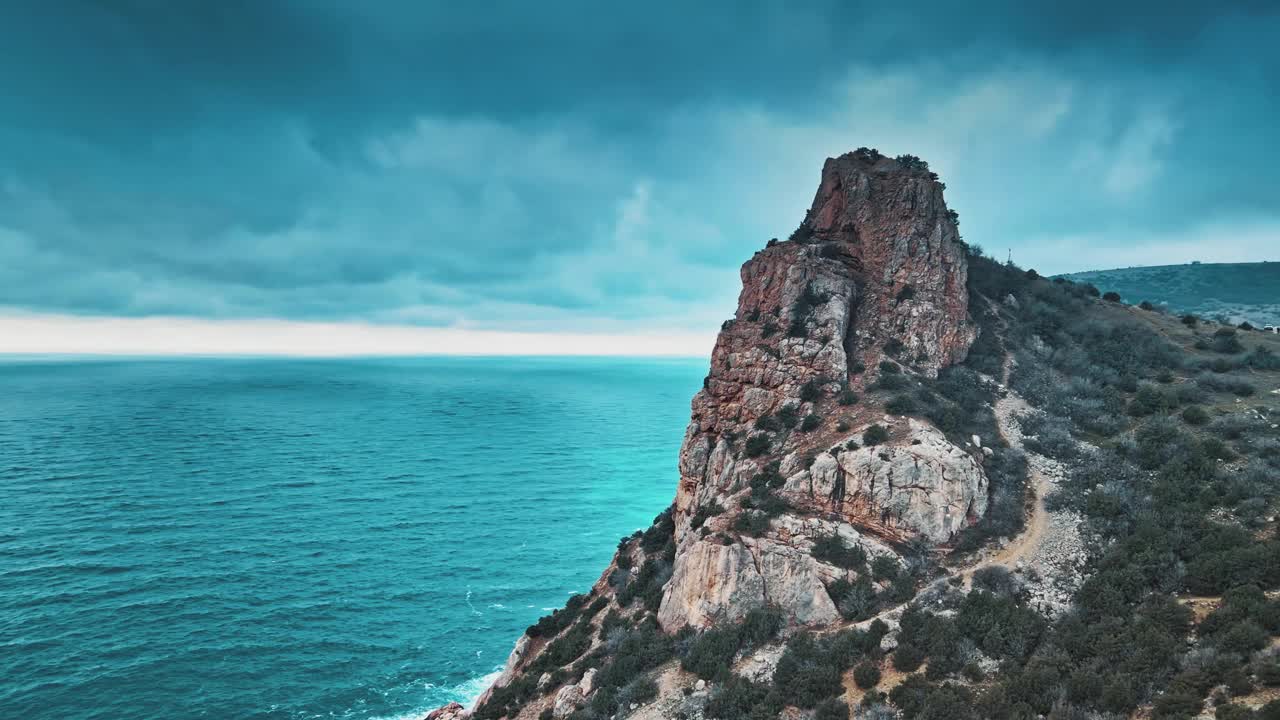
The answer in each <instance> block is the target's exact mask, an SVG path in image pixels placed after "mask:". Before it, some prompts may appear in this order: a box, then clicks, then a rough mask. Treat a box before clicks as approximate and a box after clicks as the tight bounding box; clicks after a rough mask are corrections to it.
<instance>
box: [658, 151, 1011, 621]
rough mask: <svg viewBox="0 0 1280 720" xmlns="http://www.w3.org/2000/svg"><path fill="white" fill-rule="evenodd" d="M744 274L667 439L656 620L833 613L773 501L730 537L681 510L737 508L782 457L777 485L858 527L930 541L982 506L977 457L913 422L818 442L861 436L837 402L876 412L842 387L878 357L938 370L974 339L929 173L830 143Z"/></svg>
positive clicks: (960, 261) (962, 281) (808, 617)
mask: <svg viewBox="0 0 1280 720" xmlns="http://www.w3.org/2000/svg"><path fill="white" fill-rule="evenodd" d="M741 275H742V284H743V287H742V292H741V294H740V295H739V299H738V308H737V313H736V315H735V317H734V319H733V320H730V321H728V322H726V323H725V325H724V327H723V328H722V329H721V332H720V335H719V337H718V338H717V340H716V345H715V349H714V350H713V352H712V358H711V370H710V373H709V375H708V376H707V378H706V381H705V382H704V389H703V390H702V391H701V392H699V393H698V394H697V395H696V396H695V397H694V399H693V413H692V419H691V421H690V423H689V427H688V429H687V431H686V433H685V439H684V444H683V446H682V448H681V452H680V463H679V468H680V485H679V487H678V489H677V494H676V503H675V509H676V528H677V531H676V538H677V543H678V552H677V555H676V562H675V570H674V575H673V578H672V581H671V583H670V584H669V585H668V587H667V593H666V596H665V597H664V600H663V604H662V608H661V610H660V612H659V619H660V621H661V622H662V624H663V627H664V628H666V629H668V630H673V629H676V628H678V627H681V626H683V625H686V624H691V625H694V626H696V627H705V626H706V625H708V624H710V623H712V622H714V621H715V620H716V619H718V618H721V617H725V618H734V617H741V616H742V615H743V614H745V612H747V611H748V610H749V609H751V608H752V607H758V606H760V605H763V604H772V605H778V606H779V607H782V608H783V609H784V610H785V611H786V612H787V613H788V614H789V615H790V617H791V618H792V619H794V620H796V621H798V622H801V623H804V624H813V625H821V624H825V623H828V622H832V621H834V620H835V619H837V618H838V615H837V614H835V612H834V609H833V608H832V607H830V606H831V603H830V599H829V598H825V592H824V591H823V589H822V584H821V583H820V582H817V581H816V580H814V578H815V577H816V576H817V574H818V573H816V572H815V571H814V568H813V566H814V564H815V563H816V561H814V560H813V558H812V557H808V556H807V555H805V554H804V553H800V552H796V551H795V548H794V545H793V544H792V543H789V542H786V541H783V540H780V539H779V538H778V537H777V535H776V528H775V527H773V525H776V522H777V521H776V519H775V521H774V523H773V524H771V527H770V529H769V530H768V531H767V532H765V533H764V535H763V536H761V537H759V538H752V539H744V540H743V542H742V543H741V544H740V545H736V546H733V545H730V546H725V545H717V544H716V543H715V542H714V541H713V540H709V539H708V535H709V533H711V532H713V531H715V530H717V529H718V528H717V526H716V525H715V524H714V523H712V524H703V525H702V527H701V528H698V529H697V530H696V531H695V529H694V528H693V527H692V524H693V523H692V519H693V517H694V516H695V515H697V514H698V513H699V510H700V509H701V510H702V511H703V513H705V512H706V509H708V508H712V507H723V508H726V509H729V510H730V511H733V510H735V509H737V508H739V507H740V506H741V502H742V496H743V494H744V493H743V492H742V491H743V489H744V488H746V487H748V486H749V485H750V484H751V482H752V480H753V478H755V479H758V478H759V477H760V476H761V475H762V474H767V473H770V472H779V471H781V473H782V474H783V475H784V476H785V477H786V478H787V479H786V484H785V486H784V487H783V488H782V490H781V491H780V492H781V494H782V495H783V496H784V497H786V499H788V500H789V501H791V502H792V503H793V504H794V505H798V506H801V507H804V508H806V509H809V510H814V511H819V512H825V513H829V514H830V516H831V517H832V518H834V519H838V520H840V521H841V522H844V523H848V524H850V525H851V526H852V527H855V528H857V529H858V533H857V534H858V537H857V538H856V542H857V543H858V544H862V545H867V544H868V543H883V542H905V541H910V540H914V539H920V540H923V541H925V542H926V543H931V544H935V545H936V544H943V543H946V542H947V541H948V540H949V539H950V538H951V537H952V536H953V535H954V534H955V533H956V532H958V531H959V530H961V529H962V528H963V527H965V526H967V525H969V524H972V523H973V522H975V521H976V520H977V519H978V518H980V517H981V516H982V514H983V513H984V512H985V509H986V502H987V500H986V497H987V484H986V478H985V475H984V474H983V472H982V469H981V466H980V465H979V464H978V463H977V462H975V460H974V459H973V458H972V457H970V456H969V454H967V453H966V452H964V451H963V450H960V449H959V448H956V447H955V446H954V445H951V444H950V443H949V442H947V440H946V439H945V437H943V436H942V434H941V433H939V432H937V431H936V430H933V429H931V428H928V427H927V426H925V425H923V424H921V423H914V422H913V423H911V424H910V426H909V427H907V428H904V429H899V430H898V431H896V432H895V433H894V437H893V438H892V439H891V440H890V442H889V443H888V444H886V445H884V446H881V447H878V448H875V449H865V448H864V449H858V450H849V451H841V452H836V453H834V454H833V453H832V452H831V451H829V450H828V448H830V447H832V446H833V445H836V444H838V445H841V446H844V445H847V444H848V443H849V441H850V440H853V441H854V444H856V442H857V438H858V437H859V436H858V435H856V434H850V433H848V432H847V431H846V432H843V433H841V432H839V431H838V430H837V429H836V428H835V427H834V426H835V425H836V424H837V422H836V420H835V418H836V416H837V414H839V415H841V416H842V417H843V419H844V425H849V424H850V423H849V422H848V420H850V419H857V420H860V421H862V422H861V423H860V426H865V425H868V424H869V421H870V420H872V418H871V417H859V416H858V414H857V411H849V412H844V410H843V408H842V407H841V406H839V405H838V402H839V400H838V398H839V396H840V394H841V393H851V392H853V391H855V390H859V389H861V388H863V387H866V386H867V385H868V384H869V380H870V379H873V378H875V377H876V376H877V375H878V374H879V370H878V365H879V363H880V362H881V361H883V360H885V359H887V358H892V360H893V362H894V363H895V364H897V365H900V366H905V367H906V368H908V369H909V370H910V371H914V372H915V373H918V374H919V375H921V376H925V377H933V376H936V375H937V373H938V371H939V370H940V369H941V368H943V367H945V366H947V365H949V364H951V363H954V362H957V361H959V360H962V359H963V358H964V357H965V355H966V353H967V352H968V348H969V345H970V344H971V343H972V341H973V337H974V331H973V328H972V326H971V325H970V323H969V321H968V291H967V289H966V276H967V266H966V261H965V254H964V248H963V246H962V245H961V244H960V242H959V235H958V234H957V230H956V224H955V219H954V216H953V215H952V214H951V213H950V212H949V211H948V210H947V207H946V204H945V202H944V201H943V198H942V185H941V183H939V182H938V181H937V179H936V176H934V175H933V174H932V173H930V172H928V170H927V169H924V168H922V167H918V166H916V165H915V164H913V163H911V162H899V161H896V160H892V159H889V158H886V157H883V156H880V155H879V154H878V153H875V152H874V151H859V152H856V153H849V154H846V155H842V156H841V157H839V158H834V159H829V160H827V162H826V164H825V165H824V167H823V171H822V181H821V183H820V185H819V188H818V192H817V195H816V196H815V198H814V201H813V206H812V207H811V209H810V210H809V212H808V213H807V215H806V217H805V220H804V222H803V223H801V225H800V227H799V229H797V231H796V232H795V233H794V234H793V236H792V238H791V239H790V240H789V241H787V242H781V243H776V242H771V243H770V244H769V247H767V248H765V249H764V250H762V251H760V252H758V253H756V255H755V256H754V257H752V258H751V259H750V260H749V261H747V263H746V264H745V265H743V267H742V273H741ZM802 418H803V420H801V419H802ZM824 452H825V453H826V454H825V455H824V454H823V453H824ZM809 460H812V466H811V467H810V466H807V463H808V461H809ZM772 463H777V466H776V468H771V464H772ZM770 580H772V582H770ZM810 595H814V596H819V597H817V599H812V600H810V599H809V596H810ZM799 597H804V598H806V599H805V601H804V602H801V603H799V604H798V605H796V604H792V603H791V602H790V599H792V598H799ZM823 598H825V601H824V599H823Z"/></svg>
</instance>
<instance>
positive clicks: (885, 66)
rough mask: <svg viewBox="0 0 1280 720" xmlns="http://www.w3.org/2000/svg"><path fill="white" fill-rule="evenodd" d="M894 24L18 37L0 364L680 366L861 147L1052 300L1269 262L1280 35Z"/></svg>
mask: <svg viewBox="0 0 1280 720" xmlns="http://www.w3.org/2000/svg"><path fill="white" fill-rule="evenodd" d="M878 5H879V7H873V6H870V5H869V6H867V7H862V8H859V7H856V6H855V5H854V4H853V3H848V2H830V3H820V2H819V3H800V2H787V3H783V2H749V1H744V0H735V1H734V2H724V3H713V2H705V3H669V4H668V3H630V4H623V5H618V6H616V7H614V8H610V7H608V6H607V4H605V5H602V4H601V3H599V2H580V3H579V2H547V3H530V2H511V3H501V2H487V3H453V2H450V3H445V2H440V3H434V2H416V1H415V2H394V1H393V0H378V1H377V2H350V1H336V0H335V1H328V0H295V1H289V0H223V1H221V2H216V3H213V2H194V1H192V2H160V1H159V0H155V1H152V2H142V1H140V0H111V1H110V2H108V1H107V0H100V1H97V2H89V1H85V2H71V1H69V0H53V1H50V2H42V3H35V2H30V3H6V4H5V6H4V8H3V9H0V46H2V47H4V48H5V59H4V60H3V61H0V308H2V310H0V314H3V316H4V317H3V322H0V337H5V338H7V340H0V351H3V350H5V349H15V348H17V349H33V348H36V346H40V347H44V348H45V349H75V344H76V342H77V339H78V338H90V337H91V336H92V337H96V336H94V335H93V333H95V332H100V333H106V335H104V336H103V337H105V338H107V339H106V340H103V339H102V338H98V339H97V340H94V341H93V342H99V341H101V342H108V344H109V340H110V337H111V333H112V332H116V333H117V334H118V333H121V332H123V333H124V334H126V335H128V334H129V333H134V334H136V333H138V332H142V331H141V330H138V328H141V327H143V325H139V324H138V323H142V322H147V323H152V325H149V326H147V327H152V328H153V330H152V331H151V334H152V335H154V336H157V337H159V338H160V340H157V343H158V345H157V347H158V348H159V349H160V350H163V349H164V348H163V347H162V346H163V345H164V344H165V341H164V337H165V333H166V331H164V330H163V328H161V329H160V330H154V328H155V327H161V326H155V325H154V323H157V322H161V320H163V322H169V323H172V324H175V325H173V327H177V326H178V325H182V326H183V327H185V328H186V330H187V331H191V332H193V333H194V334H195V335H196V336H200V337H205V338H206V339H207V338H212V337H221V336H220V335H219V333H230V334H229V335H227V338H231V337H233V336H235V337H240V338H241V339H244V337H247V336H245V335H244V333H249V332H251V331H252V332H257V333H259V334H260V335H262V336H264V337H270V336H278V335H279V333H277V332H274V331H263V328H264V327H267V328H270V327H286V326H288V327H292V326H294V325H297V324H299V323H301V325H297V326H298V327H310V328H312V330H313V331H314V332H313V334H315V337H314V338H313V339H312V340H310V341H309V342H314V343H319V349H324V346H325V343H326V342H329V343H339V344H345V343H359V342H361V340H360V339H359V338H361V337H365V336H364V335H361V333H370V332H372V333H374V334H376V331H377V330H378V329H379V328H381V327H383V326H397V332H399V331H402V330H405V328H402V327H400V326H412V327H411V328H409V329H410V330H412V329H413V328H420V329H421V333H423V334H422V335H421V336H420V337H421V338H424V340H423V342H428V343H434V344H439V345H441V346H442V347H434V346H433V347H432V348H430V349H433V350H440V349H444V347H443V346H447V345H450V343H452V342H456V338H457V337H459V335H458V333H462V334H463V335H466V334H467V333H472V335H470V336H469V337H473V338H483V337H491V338H499V337H500V338H505V339H503V340H500V341H499V340H494V341H493V343H494V345H495V347H498V346H501V347H504V348H508V349H510V348H511V347H513V346H514V347H518V346H519V345H520V341H519V340H518V339H517V340H512V339H511V338H520V337H524V336H523V335H522V334H523V333H538V334H549V336H551V337H569V336H572V337H578V338H579V339H581V338H582V337H584V336H588V337H589V336H592V335H596V334H607V335H609V336H610V338H612V339H610V340H608V342H607V343H605V344H608V345H609V347H610V348H624V349H625V348H626V347H630V346H628V345H627V341H626V340H625V339H626V338H636V337H639V338H642V340H640V341H633V344H635V345H636V347H637V348H640V349H643V348H644V347H646V346H650V344H651V341H652V339H653V338H655V337H657V338H667V339H672V338H689V342H690V343H691V344H690V345H689V347H693V348H695V351H699V350H697V348H701V343H705V342H706V338H707V337H709V336H710V335H711V334H712V333H713V332H714V330H715V329H716V328H717V327H718V325H719V323H720V321H721V320H722V319H724V318H725V317H727V316H728V315H729V314H730V312H731V310H732V307H733V304H734V298H735V296H736V293H737V290H738V277H737V268H738V266H739V265H740V264H741V263H742V262H743V261H744V260H745V259H746V258H747V257H749V256H750V254H751V253H752V252H753V251H754V250H755V249H757V248H759V247H761V246H762V245H763V244H764V242H765V241H766V240H768V239H769V238H770V237H774V236H782V237H785V236H786V235H787V234H788V233H789V232H790V231H791V230H792V229H793V228H794V227H795V226H796V224H797V223H798V222H799V220H800V218H801V217H802V215H803V210H804V208H805V207H806V206H807V205H808V203H809V201H810V200H811V199H812V195H813V191H814V189H815V187H816V183H817V179H818V172H819V169H820V167H821V164H822V160H823V159H824V158H826V157H828V156H831V155H835V154H839V153H841V152H844V151H847V150H850V149H853V148H856V147H859V146H863V145H866V146H872V147H877V148H879V149H880V150H881V151H883V152H885V153H886V154H891V155H896V154H899V153H912V154H916V155H919V156H921V157H924V158H925V159H927V160H928V161H929V162H930V163H931V165H932V166H933V168H934V169H935V170H937V171H938V172H939V173H940V174H941V175H942V178H943V179H944V180H945V181H946V183H947V186H948V189H947V200H948V202H949V204H950V205H951V206H952V207H953V208H954V209H956V210H957V211H959V213H960V217H961V232H962V233H963V235H964V236H965V238H966V239H967V240H969V241H970V242H974V243H977V244H980V245H982V246H983V247H984V248H986V249H987V250H988V251H989V252H991V253H992V254H993V255H998V256H1003V255H1004V254H1005V253H1006V252H1008V251H1010V250H1011V251H1012V254H1013V257H1014V259H1015V261H1017V262H1019V263H1020V264H1022V265H1024V266H1033V267H1036V268H1038V269H1040V270H1041V271H1042V272H1046V273H1056V272H1068V271H1074V270H1084V269H1095V268H1105V267H1115V266H1123V265H1132V264H1164V263H1174V262H1185V261H1189V260H1193V259H1198V260H1203V261H1249V260H1264V259H1271V260H1274V259H1277V256H1278V254H1280V203H1278V202H1277V201H1276V197H1277V196H1276V187H1277V184H1278V181H1280V142H1277V141H1276V131H1275V127H1276V125H1277V123H1278V122H1280V120H1277V118H1278V117H1280V50H1277V47H1276V45H1277V43H1276V38H1278V37H1280V10H1278V9H1277V6H1275V4H1274V3H1268V2H1257V3H1248V2H1245V3H1229V2H1222V3H1201V2H1197V3H1180V2H1177V1H1176V0H1175V1H1173V2H1169V1H1166V2H1160V3H1150V4H1148V3H1126V2H1120V1H1115V0H1113V1H1110V2H1076V3H1054V4H1052V5H1053V6H1054V7H1048V6H1049V5H1050V4H1048V3H1043V4H1041V3H1025V2H1007V3H938V7H935V8H931V7H929V5H930V3H909V4H906V7H907V8H909V9H903V10H892V9H886V7H887V6H888V5H889V4H888V3H879V4H878ZM899 5H902V4H899ZM1032 5H1043V6H1044V7H1041V8H1038V9H1032V8H1031V7H1030V6H1032ZM108 321H109V322H111V323H114V325H111V326H110V327H114V328H116V330H110V329H109V328H108V327H107V325H104V323H106V322H108ZM4 323H8V324H7V325H5V324H4ZM15 323H17V324H15ZM264 323H265V324H264ZM95 328H96V330H95ZM119 328H125V330H119ZM128 328H134V329H133V330H129V329H128ZM192 328H196V329H195V330H192ZM201 328H203V329H201ZM255 328H256V329H255ZM341 328H347V329H351V328H355V330H354V331H352V332H354V333H355V334H354V335H352V336H350V337H347V336H344V335H342V333H341ZM237 333H239V335H237ZM433 333H434V335H433ZM445 333H453V334H452V335H446V334H445ZM512 333H514V335H513V334H512ZM144 334H145V333H144ZM325 338H329V339H328V340H326V339H325ZM338 338H341V339H340V340H339V339H338ZM430 338H434V339H430ZM446 338H455V340H447V339H446ZM37 340H38V342H37ZM6 342H7V343H8V345H5V343H6ZM41 342H43V343H45V345H43V346H41V345H40V343H41ZM86 342H89V341H87V340H86ZM211 342H212V341H211ZM216 342H222V341H216ZM216 342H215V344H216ZM226 342H231V340H227V341H226ZM299 342H301V341H299ZM366 342H367V341H366ZM15 343H16V344H15ZM32 343H35V344H34V345H32ZM49 343H52V345H50V344H49ZM59 343H61V344H59ZM617 343H622V344H621V345H619V344H617ZM375 345H376V343H375ZM89 346H90V349H93V348H96V347H97V346H95V345H93V344H92V342H89ZM344 346H345V345H344ZM148 347H150V346H148ZM190 347H202V346H190ZM370 347H373V346H370ZM415 347H417V346H415ZM467 347H470V346H467ZM37 349H38V348H37ZM152 349H156V348H152Z"/></svg>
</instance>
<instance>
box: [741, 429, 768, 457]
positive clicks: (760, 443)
mask: <svg viewBox="0 0 1280 720" xmlns="http://www.w3.org/2000/svg"><path fill="white" fill-rule="evenodd" d="M770 447H771V443H770V442H769V436H768V435H765V434H763V433H756V434H755V435H752V436H751V437H749V438H747V444H746V445H745V446H744V447H743V451H744V452H745V453H746V454H747V457H760V456H761V455H764V454H765V453H767V452H769V449H770Z"/></svg>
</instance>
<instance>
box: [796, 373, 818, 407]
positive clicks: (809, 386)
mask: <svg viewBox="0 0 1280 720" xmlns="http://www.w3.org/2000/svg"><path fill="white" fill-rule="evenodd" d="M821 395H822V383H821V382H819V381H818V380H817V379H816V378H814V379H810V380H808V381H806V382H805V384H803V385H801V386H800V399H801V400H803V401H805V402H813V401H814V400H817V399H818V398H819V397H820V396H821Z"/></svg>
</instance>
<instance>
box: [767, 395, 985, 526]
mask: <svg viewBox="0 0 1280 720" xmlns="http://www.w3.org/2000/svg"><path fill="white" fill-rule="evenodd" d="M906 424H907V429H906V435H905V437H904V442H903V443H900V444H892V445H883V446H879V445H877V446H872V447H860V448H857V449H853V450H850V449H845V445H844V444H842V443H838V444H837V445H836V452H830V451H828V452H825V453H822V454H820V455H818V456H817V457H816V458H815V459H814V461H813V465H811V466H810V467H809V468H808V469H807V470H802V471H800V472H798V473H796V474H794V475H792V476H791V477H789V478H788V479H787V482H786V485H785V486H783V492H784V493H785V494H786V495H787V496H788V497H790V498H793V499H794V500H795V501H796V502H797V503H807V504H816V505H817V506H819V507H822V508H824V509H828V510H830V511H832V512H835V513H838V514H839V515H841V516H842V517H844V518H846V519H848V520H849V521H850V522H852V523H856V524H858V525H860V526H862V527H863V528H864V529H868V530H872V531H874V532H876V534H878V535H880V536H882V537H890V538H894V539H898V540H906V539H909V538H911V537H920V538H923V539H925V540H927V541H929V542H930V543H932V544H934V545H941V544H944V543H946V542H947V541H948V540H950V539H951V538H952V536H954V535H955V534H956V533H957V532H958V531H960V530H962V529H964V528H966V527H968V526H970V525H972V524H973V523H975V522H977V521H978V520H979V519H980V518H981V517H982V516H983V515H984V514H985V513H986V508H987V477H986V474H985V473H983V471H982V466H981V465H979V464H978V462H977V460H976V459H975V458H974V456H973V455H972V454H970V453H969V452H966V451H965V450H962V449H961V448H959V447H957V446H955V445H953V444H951V442H949V441H948V440H947V438H946V436H945V435H943V434H942V433H941V432H939V431H938V430H937V429H935V428H933V427H931V426H929V425H926V424H924V423H922V422H920V421H917V420H908V421H907V423H906ZM859 436H860V434H859ZM855 437H858V436H855ZM851 439H852V438H851Z"/></svg>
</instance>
